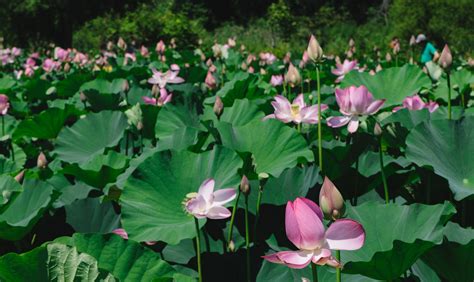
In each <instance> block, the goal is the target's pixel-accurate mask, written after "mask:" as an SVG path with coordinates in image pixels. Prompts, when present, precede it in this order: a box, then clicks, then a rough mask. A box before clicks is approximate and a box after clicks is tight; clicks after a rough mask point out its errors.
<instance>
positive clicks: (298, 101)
mask: <svg viewBox="0 0 474 282" xmlns="http://www.w3.org/2000/svg"><path fill="white" fill-rule="evenodd" d="M293 104H295V105H298V106H300V109H303V108H304V107H306V104H305V102H304V96H303V94H300V95H298V96H297V97H296V98H295V99H294V100H293Z"/></svg>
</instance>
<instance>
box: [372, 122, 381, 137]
mask: <svg viewBox="0 0 474 282" xmlns="http://www.w3.org/2000/svg"><path fill="white" fill-rule="evenodd" d="M374 134H375V136H380V135H382V127H380V124H379V123H378V122H376V123H375V126H374Z"/></svg>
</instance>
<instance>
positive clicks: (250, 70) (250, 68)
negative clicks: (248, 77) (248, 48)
mask: <svg viewBox="0 0 474 282" xmlns="http://www.w3.org/2000/svg"><path fill="white" fill-rule="evenodd" d="M247 71H248V73H254V72H255V69H254V68H253V67H252V66H250V67H249V68H248V70H247Z"/></svg>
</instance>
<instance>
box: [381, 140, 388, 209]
mask: <svg viewBox="0 0 474 282" xmlns="http://www.w3.org/2000/svg"><path fill="white" fill-rule="evenodd" d="M379 156H380V174H381V175H382V182H383V190H384V193H385V203H386V204H388V202H389V200H390V199H389V196H388V185H387V178H386V177H385V171H384V165H383V147H382V137H379Z"/></svg>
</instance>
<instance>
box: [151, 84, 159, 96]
mask: <svg viewBox="0 0 474 282" xmlns="http://www.w3.org/2000/svg"><path fill="white" fill-rule="evenodd" d="M158 94H160V87H159V86H158V84H153V86H152V87H151V95H152V96H153V97H156V96H158Z"/></svg>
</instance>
